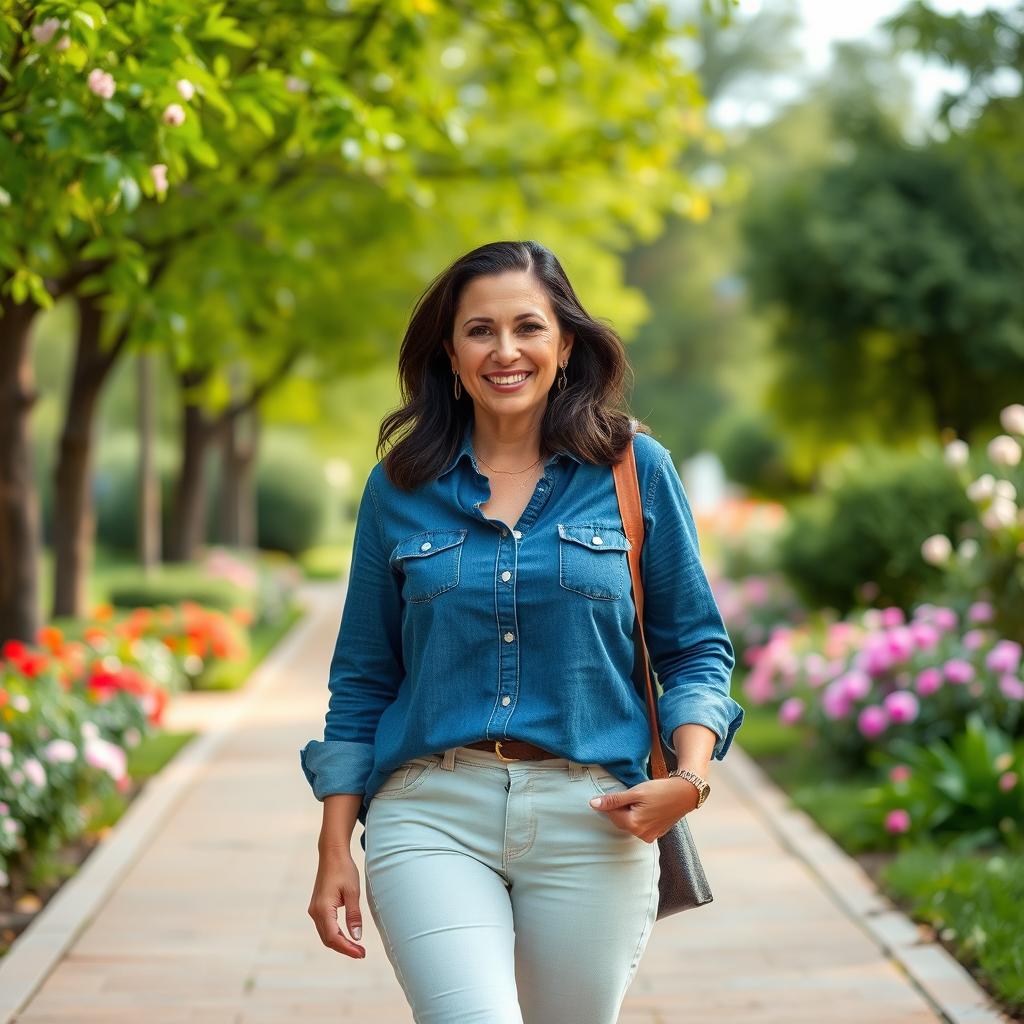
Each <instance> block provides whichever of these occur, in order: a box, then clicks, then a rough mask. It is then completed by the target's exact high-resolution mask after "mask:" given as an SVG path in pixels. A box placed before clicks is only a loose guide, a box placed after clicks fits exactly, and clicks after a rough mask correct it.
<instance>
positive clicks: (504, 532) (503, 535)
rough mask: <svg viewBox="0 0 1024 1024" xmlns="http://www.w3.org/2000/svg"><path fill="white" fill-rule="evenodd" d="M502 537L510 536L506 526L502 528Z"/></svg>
mask: <svg viewBox="0 0 1024 1024" xmlns="http://www.w3.org/2000/svg"><path fill="white" fill-rule="evenodd" d="M501 535H502V537H506V536H508V530H506V529H505V527H504V526H503V527H502V528H501Z"/></svg>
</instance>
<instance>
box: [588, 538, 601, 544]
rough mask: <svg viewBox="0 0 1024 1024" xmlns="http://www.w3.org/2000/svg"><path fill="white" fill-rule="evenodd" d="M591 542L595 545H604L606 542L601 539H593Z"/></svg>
mask: <svg viewBox="0 0 1024 1024" xmlns="http://www.w3.org/2000/svg"><path fill="white" fill-rule="evenodd" d="M590 540H591V542H592V543H593V544H603V543H604V541H603V540H601V538H600V537H591V538H590Z"/></svg>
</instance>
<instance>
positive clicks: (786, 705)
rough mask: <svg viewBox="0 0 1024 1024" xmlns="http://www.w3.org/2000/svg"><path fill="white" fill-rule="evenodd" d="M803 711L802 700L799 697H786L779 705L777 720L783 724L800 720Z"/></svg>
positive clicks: (790, 723)
mask: <svg viewBox="0 0 1024 1024" xmlns="http://www.w3.org/2000/svg"><path fill="white" fill-rule="evenodd" d="M803 712H804V702H803V701H802V700H801V699H800V698H799V697H787V698H786V699H785V700H784V701H783V702H782V704H781V705H780V706H779V721H780V722H782V724H783V725H792V724H793V723H794V722H798V721H799V720H800V716H801V715H802V714H803Z"/></svg>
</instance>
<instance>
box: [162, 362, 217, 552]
mask: <svg viewBox="0 0 1024 1024" xmlns="http://www.w3.org/2000/svg"><path fill="white" fill-rule="evenodd" d="M205 375H206V374H205V372H202V371H200V372H186V373H183V374H182V375H181V385H182V400H183V404H182V416H181V464H180V468H179V470H178V481H177V485H176V487H175V494H174V517H173V520H172V522H171V543H170V550H169V551H168V561H171V562H191V561H193V560H194V559H195V558H196V556H197V555H198V553H199V548H200V547H201V546H202V544H203V541H204V540H205V539H206V506H207V493H206V472H205V469H206V457H207V453H208V452H209V449H210V445H211V443H212V442H213V441H214V440H215V439H216V437H217V436H218V435H219V434H220V427H221V425H220V424H218V423H211V422H210V421H209V420H208V418H207V415H206V413H205V412H204V411H203V407H202V405H201V404H200V401H199V399H197V398H196V397H195V395H193V394H192V388H193V387H195V386H197V385H198V384H200V383H201V382H202V380H203V378H204V377H205Z"/></svg>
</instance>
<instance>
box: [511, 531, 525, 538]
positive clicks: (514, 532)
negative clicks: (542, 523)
mask: <svg viewBox="0 0 1024 1024" xmlns="http://www.w3.org/2000/svg"><path fill="white" fill-rule="evenodd" d="M512 536H513V537H515V539H516V540H521V539H522V536H523V535H522V534H521V533H520V532H519V531H518V530H513V531H512Z"/></svg>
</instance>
